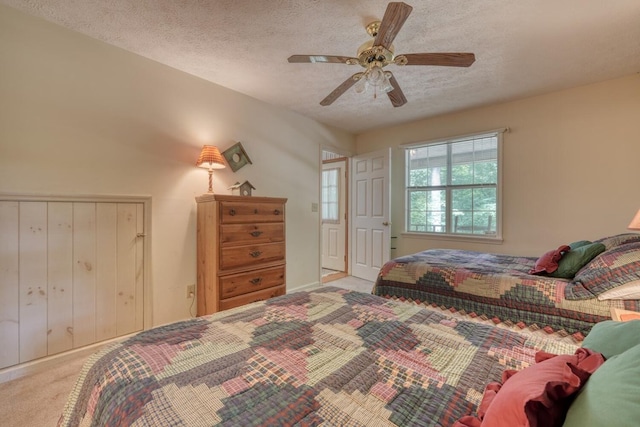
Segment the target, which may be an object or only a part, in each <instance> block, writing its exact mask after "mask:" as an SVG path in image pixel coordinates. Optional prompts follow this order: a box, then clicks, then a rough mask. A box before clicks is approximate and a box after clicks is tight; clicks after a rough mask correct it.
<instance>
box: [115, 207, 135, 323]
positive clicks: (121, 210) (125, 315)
mask: <svg viewBox="0 0 640 427" xmlns="http://www.w3.org/2000/svg"><path fill="white" fill-rule="evenodd" d="M137 227H138V220H137V209H136V206H135V204H132V203H119V204H118V231H117V233H118V274H117V285H116V286H117V289H116V331H117V333H118V335H126V334H129V333H131V332H134V331H135V330H136V306H137V302H136V297H137V293H136V267H137V266H136V256H135V253H136V248H137V240H138V237H137V231H138V228H137Z"/></svg>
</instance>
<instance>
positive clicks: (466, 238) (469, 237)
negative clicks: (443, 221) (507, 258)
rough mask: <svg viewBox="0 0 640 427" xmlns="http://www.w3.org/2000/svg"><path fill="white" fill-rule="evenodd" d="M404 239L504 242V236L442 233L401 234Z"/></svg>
mask: <svg viewBox="0 0 640 427" xmlns="http://www.w3.org/2000/svg"><path fill="white" fill-rule="evenodd" d="M400 235H401V236H402V237H403V238H407V239H417V240H424V239H428V240H447V241H455V242H472V243H487V244H491V245H501V244H502V242H503V239H502V236H491V237H485V236H477V235H471V234H470V235H460V234H442V233H412V232H404V233H400Z"/></svg>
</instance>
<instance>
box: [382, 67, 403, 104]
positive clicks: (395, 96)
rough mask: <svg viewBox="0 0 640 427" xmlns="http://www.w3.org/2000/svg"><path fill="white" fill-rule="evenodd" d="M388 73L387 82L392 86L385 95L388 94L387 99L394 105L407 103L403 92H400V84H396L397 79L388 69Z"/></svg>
mask: <svg viewBox="0 0 640 427" xmlns="http://www.w3.org/2000/svg"><path fill="white" fill-rule="evenodd" d="M388 73H389V74H390V75H389V83H391V86H393V90H392V91H390V92H387V95H388V96H389V100H390V101H391V103H392V104H393V106H394V107H402V106H403V105H404V104H406V103H407V98H405V96H404V93H403V92H402V89H400V85H399V84H398V81H397V80H396V78H395V77H394V76H393V74H392V73H391V72H390V71H389V72H388Z"/></svg>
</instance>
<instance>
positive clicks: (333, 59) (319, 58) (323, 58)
mask: <svg viewBox="0 0 640 427" xmlns="http://www.w3.org/2000/svg"><path fill="white" fill-rule="evenodd" d="M349 60H352V61H355V63H357V62H358V58H352V57H350V56H337V55H291V56H290V57H289V59H288V61H289V62H291V63H306V62H311V63H315V62H327V63H331V64H346V63H347V61H349Z"/></svg>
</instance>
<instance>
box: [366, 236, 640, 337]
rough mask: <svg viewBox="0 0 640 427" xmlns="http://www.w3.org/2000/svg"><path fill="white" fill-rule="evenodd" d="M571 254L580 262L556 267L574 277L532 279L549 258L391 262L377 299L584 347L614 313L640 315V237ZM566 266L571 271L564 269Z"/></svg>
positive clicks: (472, 256) (429, 253) (438, 252)
mask: <svg viewBox="0 0 640 427" xmlns="http://www.w3.org/2000/svg"><path fill="white" fill-rule="evenodd" d="M570 246H571V248H572V249H571V250H569V251H567V252H566V253H571V254H572V256H571V257H568V255H566V254H565V255H564V256H563V257H562V258H560V259H559V261H558V260H556V261H557V262H558V264H559V265H560V267H562V268H563V272H564V271H565V270H566V274H564V273H563V274H562V275H561V276H566V277H552V276H550V275H549V274H547V273H546V271H545V272H543V273H542V274H530V272H531V271H532V270H533V269H535V267H537V266H538V263H539V262H540V261H541V260H543V259H544V258H545V256H544V255H543V256H541V257H538V258H536V257H518V256H510V255H502V254H491V253H480V252H473V251H463V250H444V249H432V250H426V251H423V252H419V253H416V254H412V255H409V256H404V257H399V258H396V259H394V260H391V261H389V262H387V263H386V264H385V265H384V266H383V267H382V268H381V270H380V273H379V275H378V278H377V280H376V282H375V284H374V287H373V291H372V292H373V294H375V295H379V296H383V297H386V298H390V299H395V300H401V301H405V302H407V301H408V302H413V303H417V304H422V305H428V306H434V307H440V308H442V309H446V310H450V311H455V312H457V313H460V314H463V315H466V316H470V317H480V318H484V319H489V320H490V321H492V322H494V323H500V322H501V323H505V324H506V325H510V326H512V327H514V328H532V329H543V330H545V331H547V332H549V333H558V334H564V335H572V336H573V337H574V338H575V339H576V340H578V341H580V340H582V339H583V338H584V336H586V335H587V334H588V333H589V331H590V330H591V328H592V327H593V325H594V324H596V323H598V322H601V321H603V320H606V319H610V313H611V309H612V308H620V309H626V310H632V311H640V235H638V234H631V233H626V234H620V235H615V236H610V237H606V238H603V239H600V240H596V241H594V242H588V241H580V242H574V243H572V244H571V245H570ZM574 246H575V249H574ZM580 248H584V249H585V250H581V249H580ZM592 248H599V249H598V250H596V251H595V252H594V251H593V249H592ZM559 249H560V248H559ZM559 249H556V250H552V251H549V252H548V253H547V254H545V255H548V254H552V253H554V252H556V253H557V252H558V251H559ZM589 251H591V252H589ZM562 253H565V252H562ZM574 254H575V256H574ZM565 258H566V259H567V260H569V261H570V262H571V264H570V265H569V264H567V265H569V267H570V268H568V267H567V268H564V267H563V265H564V264H563V261H564V260H565Z"/></svg>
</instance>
